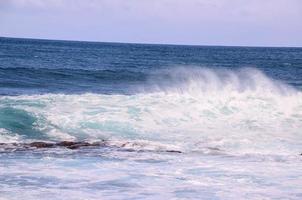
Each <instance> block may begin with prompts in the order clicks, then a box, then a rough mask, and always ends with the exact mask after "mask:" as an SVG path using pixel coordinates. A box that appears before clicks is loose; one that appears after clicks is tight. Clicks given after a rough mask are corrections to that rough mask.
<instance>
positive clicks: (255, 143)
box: [0, 68, 302, 154]
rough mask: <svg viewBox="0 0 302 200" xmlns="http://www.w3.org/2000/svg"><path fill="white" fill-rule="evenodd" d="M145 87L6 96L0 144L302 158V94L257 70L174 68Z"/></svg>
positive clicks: (0, 103)
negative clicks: (148, 147) (128, 144)
mask: <svg viewBox="0 0 302 200" xmlns="http://www.w3.org/2000/svg"><path fill="white" fill-rule="evenodd" d="M163 77H165V79H164V78H163ZM160 80H161V81H160ZM148 84H149V86H148V87H147V89H146V88H145V87H142V88H137V90H140V91H141V92H140V93H137V94H134V95H102V94H91V93H90V94H81V95H64V94H45V95H30V96H28V95H22V96H13V97H8V96H3V97H1V98H0V106H1V107H0V119H1V123H0V125H1V135H0V142H8V141H11V142H26V141H32V140H51V141H59V140H100V139H106V140H126V141H129V140H131V141H132V140H134V141H136V140H143V141H150V142H155V143H156V142H157V143H160V144H163V145H174V146H175V148H177V149H178V150H182V151H187V152H192V151H202V150H203V149H205V148H209V147H210V148H218V149H221V150H223V151H225V152H228V153H234V154H242V153H243V154H244V153H259V154H274V153H277V154H299V151H301V148H300V147H301V145H302V142H301V141H302V140H301V139H302V135H301V132H300V130H302V93H301V92H300V91H297V90H296V89H294V88H293V87H291V86H289V85H286V84H284V83H281V82H279V81H276V80H272V79H270V78H268V77H267V76H265V75H264V74H263V73H262V72H261V71H259V70H257V69H252V68H245V69H240V70H218V69H217V70H213V69H209V68H177V69H175V68H174V69H173V70H164V71H156V72H154V73H153V74H152V75H150V78H149V80H148Z"/></svg>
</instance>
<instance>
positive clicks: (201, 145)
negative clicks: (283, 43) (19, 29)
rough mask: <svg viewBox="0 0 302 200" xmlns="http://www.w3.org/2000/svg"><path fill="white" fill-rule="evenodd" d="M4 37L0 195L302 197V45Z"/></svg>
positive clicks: (1, 51) (0, 81) (1, 53)
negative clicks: (68, 144) (72, 144)
mask: <svg viewBox="0 0 302 200" xmlns="http://www.w3.org/2000/svg"><path fill="white" fill-rule="evenodd" d="M0 41H1V43H0V45H1V47H2V48H0V93H1V94H2V95H1V96H0V194H1V195H0V199H1V198H4V199H19V198H21V197H22V198H23V197H26V198H28V199H37V198H38V199H39V198H42V199H99V198H100V197H102V198H104V199H125V198H126V197H127V198H129V199H133V198H139V199H141V198H142V199H154V198H155V197H156V198H157V199H171V198H172V199H173V198H174V199H196V198H198V197H200V196H204V197H205V199H278V198H282V199H300V197H301V190H302V188H301V185H302V184H301V180H299V179H298V177H300V176H301V175H302V174H301V171H302V165H301V156H300V154H301V153H302V152H301V147H302V142H301V141H302V134H301V130H302V91H301V85H302V84H301V83H302V79H301V77H302V76H301V74H302V68H301V66H302V60H301V58H302V57H301V55H302V50H301V49H298V48H296V49H290V48H284V49H283V48H281V49H279V48H272V49H270V48H232V47H189V46H165V45H126V44H109V43H105V44H102V43H68V42H57V41H36V40H17V39H0ZM247 66H248V67H247ZM37 141H43V142H46V143H57V142H61V141H84V142H89V143H91V144H93V143H94V142H100V141H102V142H104V144H106V145H104V146H98V147H86V148H85V147H83V148H79V149H74V150H72V149H68V148H64V147H54V148H43V149H38V148H23V146H26V145H28V144H30V143H31V142H37ZM22 145H23V146H22ZM38 177H39V178H38ZM158 185H161V186H164V188H163V187H159V186H158ZM238 188H240V189H238ZM67 197H68V198H67Z"/></svg>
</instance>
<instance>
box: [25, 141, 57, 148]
mask: <svg viewBox="0 0 302 200" xmlns="http://www.w3.org/2000/svg"><path fill="white" fill-rule="evenodd" d="M29 146H30V147H36V148H50V147H54V146H55V144H53V143H46V142H32V143H30V144H29Z"/></svg>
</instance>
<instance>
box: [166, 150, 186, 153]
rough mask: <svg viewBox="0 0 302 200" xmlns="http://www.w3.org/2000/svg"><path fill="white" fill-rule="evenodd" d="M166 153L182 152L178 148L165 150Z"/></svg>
mask: <svg viewBox="0 0 302 200" xmlns="http://www.w3.org/2000/svg"><path fill="white" fill-rule="evenodd" d="M166 152H168V153H182V152H181V151H178V150H166Z"/></svg>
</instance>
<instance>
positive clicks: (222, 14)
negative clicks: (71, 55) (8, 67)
mask: <svg viewBox="0 0 302 200" xmlns="http://www.w3.org/2000/svg"><path fill="white" fill-rule="evenodd" d="M0 36H7V37H26V38H48V39H68V40H89V41H113V42H136V43H170V44H201V45H202V44H204V45H252V46H302V0H0Z"/></svg>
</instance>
